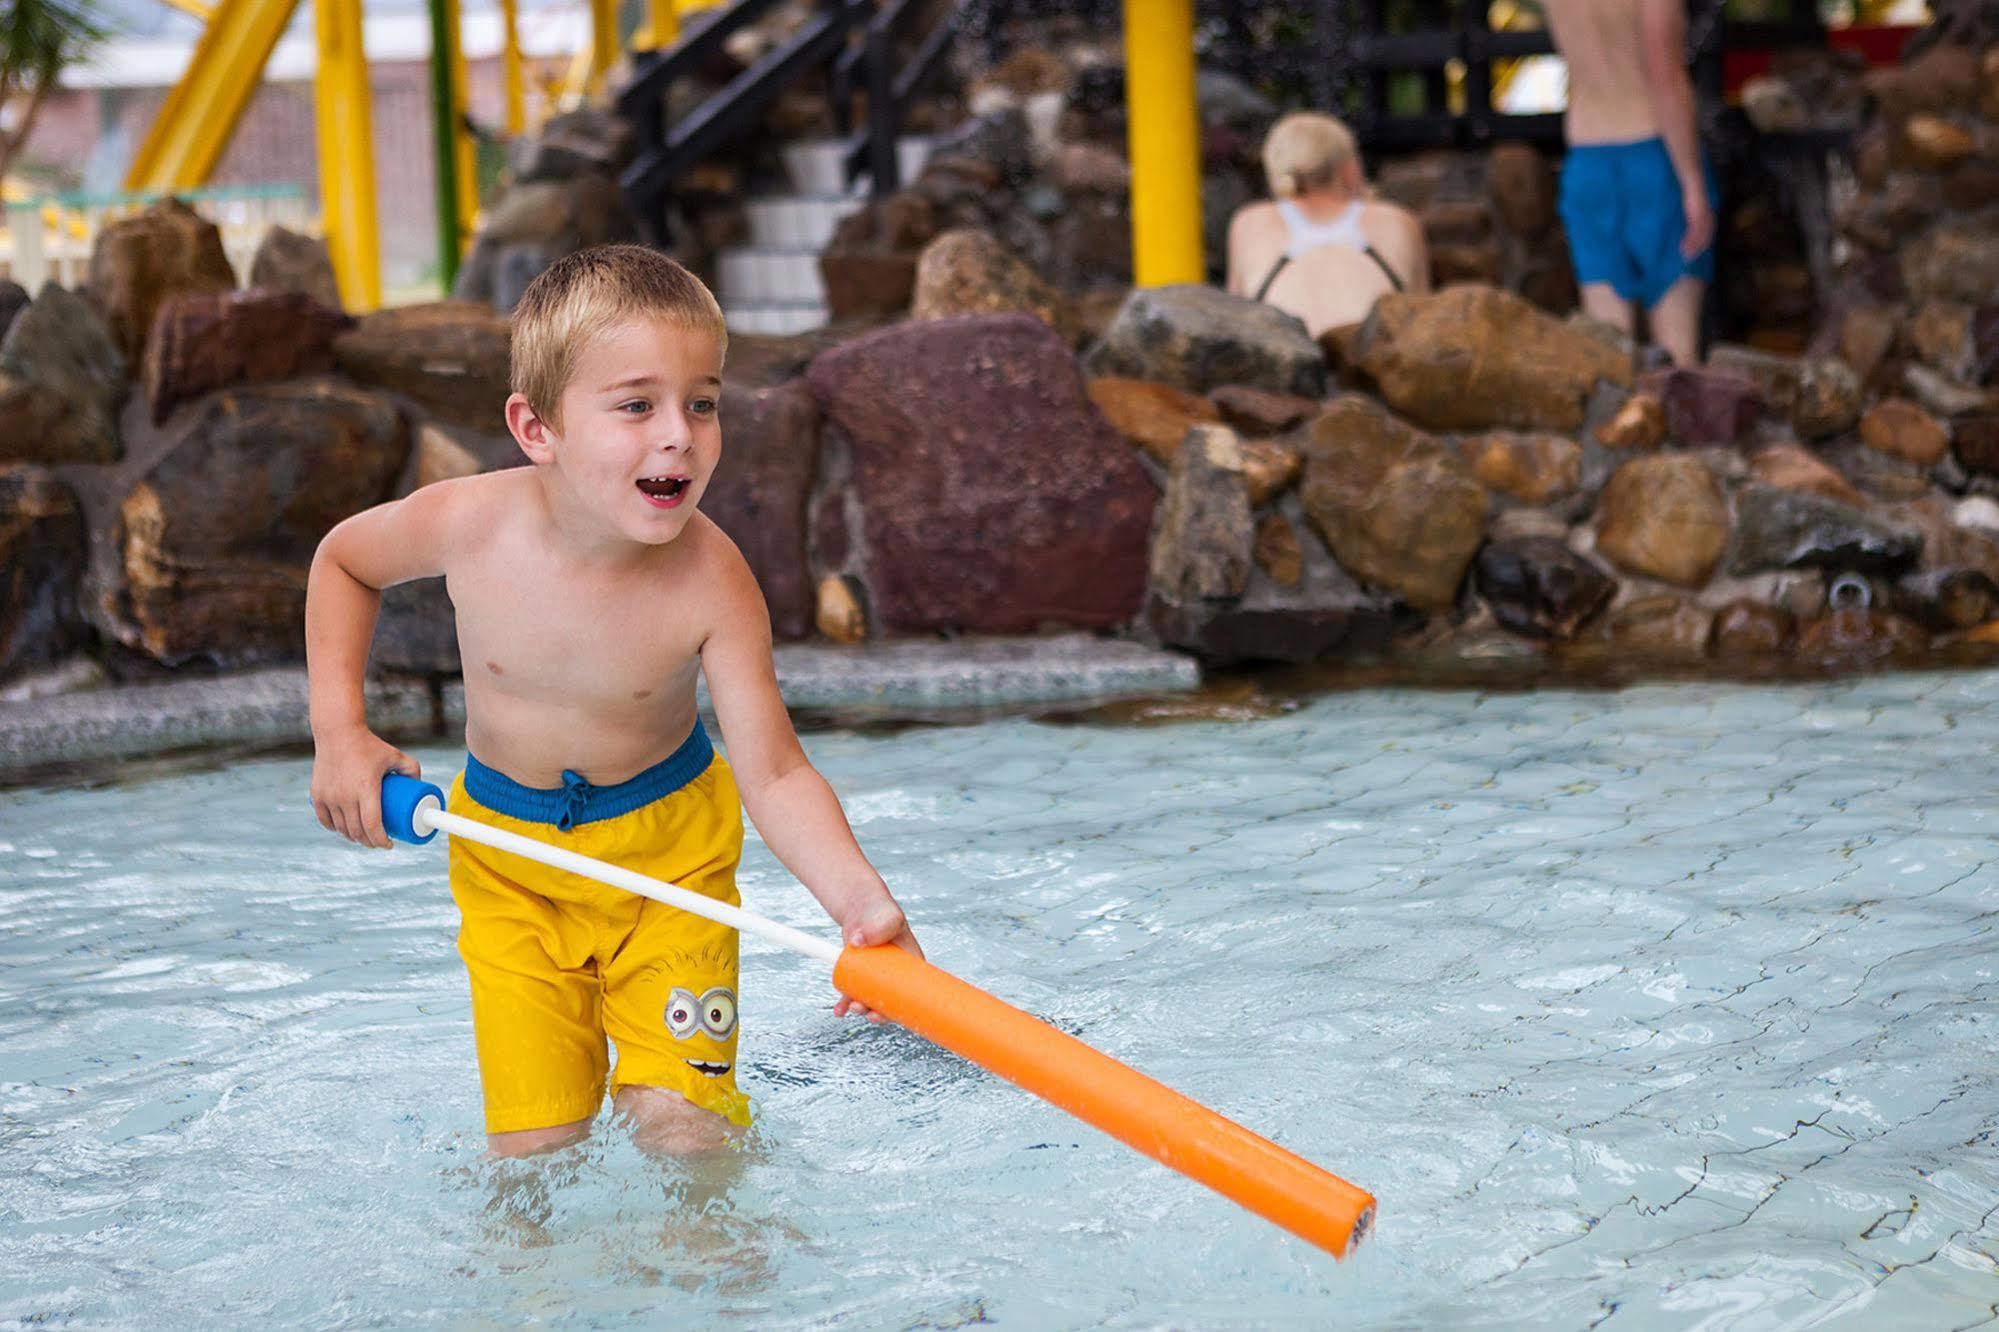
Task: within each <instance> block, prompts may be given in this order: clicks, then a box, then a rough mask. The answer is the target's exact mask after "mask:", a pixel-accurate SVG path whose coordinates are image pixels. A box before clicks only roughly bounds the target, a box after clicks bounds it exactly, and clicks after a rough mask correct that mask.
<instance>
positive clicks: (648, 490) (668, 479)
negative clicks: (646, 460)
mask: <svg viewBox="0 0 1999 1332" xmlns="http://www.w3.org/2000/svg"><path fill="white" fill-rule="evenodd" d="M692 484H693V482H692V481H691V480H690V479H689V478H687V477H684V476H648V477H644V478H642V479H641V480H640V481H639V482H638V483H637V485H638V488H639V492H640V493H641V494H643V495H644V496H645V497H646V502H647V503H648V504H653V505H657V506H659V507H660V508H665V509H670V508H673V507H674V506H675V505H677V504H679V503H680V501H681V500H682V499H684V498H686V496H687V487H688V486H690V485H692Z"/></svg>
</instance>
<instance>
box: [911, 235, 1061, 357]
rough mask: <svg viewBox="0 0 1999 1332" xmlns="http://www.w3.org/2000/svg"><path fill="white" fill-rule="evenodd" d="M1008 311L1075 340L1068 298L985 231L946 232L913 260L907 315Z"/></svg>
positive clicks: (934, 316)
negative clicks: (912, 285) (1038, 321)
mask: <svg viewBox="0 0 1999 1332" xmlns="http://www.w3.org/2000/svg"><path fill="white" fill-rule="evenodd" d="M1010 311H1019V312H1021V313H1023V314H1031V315H1033V316H1034V317H1035V318H1037V319H1039V320H1040V321H1041V322H1042V323H1044V324H1046V325H1048V326H1049V327H1050V328H1052V329H1054V330H1055V331H1056V332H1058V333H1060V334H1061V335H1062V336H1063V337H1064V338H1065V339H1068V340H1070V341H1074V340H1075V336H1076V329H1075V321H1074V320H1073V319H1072V318H1071V316H1070V314H1069V302H1068V300H1067V298H1066V297H1064V296H1063V295H1062V293H1061V292H1059V291H1057V290H1055V288H1053V287H1051V286H1049V285H1048V283H1046V282H1044V281H1042V279H1041V277H1040V276H1039V275H1038V274H1037V273H1035V271H1034V270H1033V269H1031V268H1029V267H1028V266H1027V265H1026V264H1024V263H1022V262H1021V261H1020V260H1019V259H1017V258H1015V257H1014V256H1013V255H1012V254H1010V253H1008V251H1007V249H1006V247H1005V246H1003V245H1001V244H1000V243H999V242H998V241H997V240H994V239H993V238H992V236H991V235H989V234H988V233H986V232H983V231H977V230H973V229H971V228H963V229H960V230H957V231H947V232H945V233H944V234H943V235H941V236H939V237H938V238H937V239H936V240H933V241H931V242H930V244H928V245H926V246H924V247H923V253H922V255H921V256H919V257H918V259H917V261H916V286H915V290H914V294H913V295H912V297H911V299H910V306H909V317H910V318H911V319H947V318H949V317H950V316H952V315H964V314H1005V313H1008V312H1010Z"/></svg>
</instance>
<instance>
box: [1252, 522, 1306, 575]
mask: <svg viewBox="0 0 1999 1332" xmlns="http://www.w3.org/2000/svg"><path fill="white" fill-rule="evenodd" d="M1251 553H1252V554H1253V555H1254V556H1255V557H1256V563H1257V567H1258V568H1260V569H1262V570H1263V571H1264V572H1265V573H1267V574H1269V575H1270V578H1271V581H1272V582H1274V583H1276V584H1277V585H1278V586H1279V587H1296V586H1298V583H1299V580H1300V579H1302V578H1303V577H1304V575H1305V553H1304V548H1303V547H1302V546H1300V545H1299V544H1298V529H1297V528H1295V527H1293V526H1292V525H1291V520H1290V519H1289V518H1286V517H1285V516H1284V515H1283V514H1281V513H1273V514H1270V515H1269V516H1267V517H1265V518H1264V519H1263V521H1262V522H1260V523H1258V524H1257V525H1256V544H1255V545H1254V547H1252V550H1251Z"/></svg>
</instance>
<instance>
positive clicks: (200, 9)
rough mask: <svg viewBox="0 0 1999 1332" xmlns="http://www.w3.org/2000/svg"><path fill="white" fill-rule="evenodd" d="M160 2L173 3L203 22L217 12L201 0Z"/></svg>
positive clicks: (166, 0)
mask: <svg viewBox="0 0 1999 1332" xmlns="http://www.w3.org/2000/svg"><path fill="white" fill-rule="evenodd" d="M160 3H161V4H163V5H172V6H173V7H174V8H175V9H178V10H179V11H180V12H181V13H183V14H192V15H194V16H195V17H196V18H198V19H200V20H201V21H202V22H203V23H206V22H208V20H209V19H210V18H212V17H214V14H215V11H214V10H213V9H210V8H209V7H208V6H207V5H204V4H202V3H201V0H160Z"/></svg>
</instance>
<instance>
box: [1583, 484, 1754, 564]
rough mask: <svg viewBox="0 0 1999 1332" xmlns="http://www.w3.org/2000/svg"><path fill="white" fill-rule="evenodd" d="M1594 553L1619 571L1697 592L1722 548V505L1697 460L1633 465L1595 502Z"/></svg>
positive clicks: (1718, 489) (1725, 524) (1724, 524)
mask: <svg viewBox="0 0 1999 1332" xmlns="http://www.w3.org/2000/svg"><path fill="white" fill-rule="evenodd" d="M1597 514H1598V523H1599V526H1598V530H1597V539H1596V548H1597V550H1598V551H1599V552H1601V553H1602V554H1603V555H1604V556H1605V557H1606V558H1607V559H1609V560H1611V561H1612V562H1613V563H1615V564H1617V565H1618V566H1619V567H1620V568H1623V569H1626V570H1629V571H1630V572H1632V573H1637V574H1644V575H1645V576H1647V577H1650V578H1657V579H1661V580H1662V581H1665V582H1668V583H1677V584H1679V585H1680V586H1682V587H1700V586H1701V585H1702V584H1704V583H1706V582H1707V580H1708V578H1709V577H1710V576H1711V575H1712V574H1713V573H1714V570H1715V566H1716V565H1717V564H1719V563H1720V562H1721V555H1722V552H1723V551H1724V550H1725V549H1727V547H1728V534H1729V520H1728V503H1727V501H1726V500H1725V499H1724V498H1723V496H1722V492H1721V486H1720V485H1719V484H1718V483H1717V482H1716V481H1715V479H1714V475H1713V473H1711V472H1709V471H1708V469H1707V468H1706V466H1704V465H1703V464H1702V463H1701V461H1700V459H1698V458H1694V457H1690V456H1688V455H1686V454H1654V455H1651V456H1649V457H1643V458H1634V459H1632V460H1631V461H1630V462H1627V463H1625V464H1624V465H1623V466H1621V467H1619V468H1618V469H1617V472H1616V474H1615V475H1613V476H1612V477H1611V478H1610V484H1609V485H1607V486H1605V487H1604V491H1603V497H1602V499H1601V500H1599V501H1598V506H1597Z"/></svg>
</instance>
